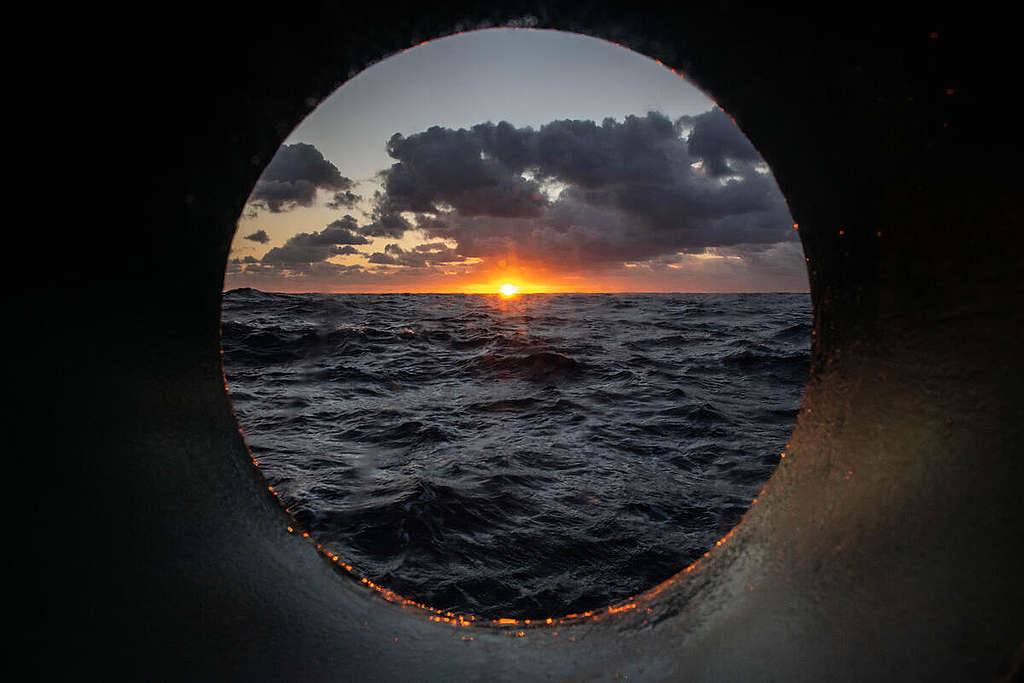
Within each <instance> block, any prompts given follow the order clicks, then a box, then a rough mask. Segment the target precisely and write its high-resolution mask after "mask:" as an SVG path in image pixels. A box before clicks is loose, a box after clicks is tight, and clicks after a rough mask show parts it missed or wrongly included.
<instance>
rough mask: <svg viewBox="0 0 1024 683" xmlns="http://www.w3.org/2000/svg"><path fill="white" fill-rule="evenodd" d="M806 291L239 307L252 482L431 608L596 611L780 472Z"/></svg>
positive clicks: (802, 369)
mask: <svg viewBox="0 0 1024 683" xmlns="http://www.w3.org/2000/svg"><path fill="white" fill-rule="evenodd" d="M809 337H810V315H809V299H808V297H807V296H806V295H788V294H786V295H749V296H748V295H679V294H674V295H634V294H630V295H577V294H570V295H528V296H523V297H518V298H516V299H511V300H502V299H499V298H497V297H489V296H466V295H305V294H271V293H265V292H259V291H256V290H234V291H231V292H228V293H226V294H225V297H224V306H223V325H222V346H223V350H224V367H225V372H226V375H227V381H228V386H229V391H230V395H231V398H232V401H233V402H234V407H235V410H236V413H237V415H238V417H239V420H240V423H241V426H242V428H243V430H244V433H245V435H246V438H247V440H248V443H249V445H250V447H251V448H252V450H253V452H254V455H255V456H256V458H257V459H258V460H259V461H260V469H261V471H262V472H263V473H264V475H265V476H267V478H268V480H269V482H270V484H271V485H273V486H274V487H275V489H276V490H277V491H278V492H279V494H280V496H281V499H282V500H283V501H285V502H286V504H287V505H288V506H289V508H290V509H291V510H292V511H293V513H294V514H295V515H296V518H297V519H298V521H299V522H300V523H301V524H302V525H304V526H305V527H306V528H307V529H309V531H310V532H311V533H312V534H313V535H314V536H315V537H316V538H317V539H318V541H320V542H321V543H324V544H325V545H326V546H327V547H329V548H331V549H332V550H333V551H334V552H336V553H338V554H339V555H340V556H341V557H343V558H345V560H346V561H347V562H349V563H350V564H352V565H353V566H354V567H355V568H356V570H357V571H358V572H359V573H360V574H361V575H363V576H366V577H368V578H370V579H371V580H373V581H375V582H377V583H380V584H382V585H386V586H387V587H389V588H391V589H393V590H396V591H398V592H399V593H401V594H404V595H408V596H410V597H413V598H415V599H417V600H419V601H421V602H425V603H428V604H432V605H435V606H437V607H440V608H443V609H447V610H452V611H459V612H467V613H472V614H476V615H478V616H482V617H493V616H505V617H508V616H517V617H527V618H533V617H539V616H550V615H553V614H564V613H570V612H578V611H583V610H586V609H592V608H597V607H600V606H602V605H604V604H608V603H610V602H612V601H615V600H618V599H621V598H625V597H627V596H628V595H630V594H632V593H635V592H637V591H639V590H642V589H644V588H645V587H648V586H651V585H653V584H654V583H656V582H657V581H660V580H662V579H664V578H666V577H668V576H669V575H671V574H672V573H674V572H675V571H678V570H679V569H681V568H682V567H684V566H686V565H687V564H689V563H690V562H691V561H693V560H694V559H696V558H697V557H699V556H700V555H701V554H703V552H704V551H706V550H707V548H708V547H710V546H711V545H713V543H714V542H715V540H717V539H718V538H720V537H721V535H722V534H723V533H725V532H726V531H727V530H728V529H729V528H730V527H731V526H732V525H733V524H735V523H736V521H737V520H738V519H739V517H740V516H741V515H742V513H743V511H744V510H745V509H746V506H747V505H748V504H749V501H750V499H751V498H752V497H753V496H755V495H756V494H757V491H758V490H760V487H761V486H762V485H763V482H764V480H765V479H766V478H767V477H768V476H769V475H770V474H771V472H772V470H773V469H774V467H775V465H776V464H777V462H778V457H779V456H778V454H779V452H780V450H781V449H782V448H783V447H784V445H785V443H786V441H787V438H788V435H789V431H790V429H791V428H792V424H793V421H794V419H795V416H796V412H797V409H798V407H799V401H800V395H801V392H802V388H803V383H804V380H805V377H806V373H807V367H808V359H809Z"/></svg>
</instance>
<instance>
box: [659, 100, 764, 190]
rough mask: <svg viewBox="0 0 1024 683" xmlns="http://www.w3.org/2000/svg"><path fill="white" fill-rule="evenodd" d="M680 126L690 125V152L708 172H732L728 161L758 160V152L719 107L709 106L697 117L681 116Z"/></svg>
mask: <svg viewBox="0 0 1024 683" xmlns="http://www.w3.org/2000/svg"><path fill="white" fill-rule="evenodd" d="M679 124H680V126H687V127H692V132H691V133H690V137H689V146H690V153H691V154H693V155H695V156H697V157H699V158H700V159H703V161H704V167H705V168H706V169H707V172H708V174H709V175H712V176H716V177H717V176H722V175H728V174H730V173H731V172H732V169H730V168H729V165H728V162H727V160H729V159H731V160H733V161H735V162H758V161H760V160H761V155H759V154H758V153H757V150H756V149H754V146H753V145H752V144H750V140H748V139H747V137H746V136H745V135H744V134H743V132H742V131H741V130H740V129H739V126H737V125H736V124H735V122H733V120H732V119H731V118H729V116H728V115H727V114H726V113H725V112H724V111H722V110H721V109H712V110H711V111H710V112H705V113H704V114H701V115H700V116H684V117H682V118H681V119H680V120H679Z"/></svg>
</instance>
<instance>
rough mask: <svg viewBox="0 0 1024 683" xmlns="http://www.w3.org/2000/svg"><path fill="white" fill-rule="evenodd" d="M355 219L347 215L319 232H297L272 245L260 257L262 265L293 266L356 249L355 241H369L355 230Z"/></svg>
mask: <svg viewBox="0 0 1024 683" xmlns="http://www.w3.org/2000/svg"><path fill="white" fill-rule="evenodd" d="M356 228H357V223H356V219H355V218H353V217H352V216H348V215H346V216H345V217H344V218H340V219H338V220H336V221H334V222H332V223H330V224H329V225H328V226H327V227H325V228H324V229H323V230H321V231H320V232H300V233H298V234H297V235H293V236H292V237H291V238H289V239H288V241H287V242H285V243H284V244H283V245H281V246H280V247H274V248H273V249H271V250H270V251H268V252H267V253H266V254H264V255H263V258H262V259H260V261H261V263H262V264H264V265H272V266H278V267H285V266H287V267H296V266H300V265H304V264H305V265H308V264H311V263H318V262H322V261H326V260H327V259H329V258H331V257H332V256H339V255H344V254H354V253H358V252H357V251H356V250H355V248H354V247H352V246H351V245H354V244H369V243H370V240H368V239H366V238H365V237H363V236H362V235H359V234H357V233H356V232H354V231H355V229H356Z"/></svg>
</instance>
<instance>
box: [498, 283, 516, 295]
mask: <svg viewBox="0 0 1024 683" xmlns="http://www.w3.org/2000/svg"><path fill="white" fill-rule="evenodd" d="M498 291H499V292H501V295H502V296H513V295H514V294H515V293H516V292H518V291H519V287H517V286H516V285H513V284H509V283H507V282H506V283H505V284H503V285H502V286H501V287H498Z"/></svg>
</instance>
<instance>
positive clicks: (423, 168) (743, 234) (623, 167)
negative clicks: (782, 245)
mask: <svg viewBox="0 0 1024 683" xmlns="http://www.w3.org/2000/svg"><path fill="white" fill-rule="evenodd" d="M684 133H688V134H687V135H685V136H684ZM388 153H389V154H390V155H391V156H392V157H393V158H394V159H395V160H396V163H395V164H393V165H392V166H391V168H390V169H388V170H386V171H384V172H383V173H382V177H383V181H384V182H383V192H382V193H381V194H380V195H379V196H378V197H377V208H376V213H377V215H376V220H375V223H374V225H373V226H370V227H369V228H364V229H363V231H362V232H363V234H368V235H374V236H388V237H393V238H398V237H400V236H401V235H402V234H404V232H405V230H406V229H408V228H407V227H404V226H403V225H402V224H403V223H405V219H404V218H401V216H399V212H414V213H416V214H417V219H416V227H417V228H419V229H421V230H423V231H424V233H426V234H427V235H428V236H429V237H433V238H439V239H444V240H454V241H455V242H456V243H457V245H458V246H457V247H456V251H457V252H458V253H459V254H461V255H462V256H463V257H480V258H484V259H487V258H495V257H505V256H508V255H510V254H514V255H515V256H516V258H517V259H519V260H528V261H537V262H544V263H548V264H552V265H554V264H556V263H560V264H562V265H565V266H569V265H572V266H573V267H586V266H587V265H594V264H597V263H608V262H615V261H618V262H622V261H634V260H643V259H650V258H654V257H657V256H659V255H662V254H674V253H680V252H684V253H685V252H691V253H692V252H700V251H703V250H704V249H706V248H709V247H719V246H729V245H738V244H771V243H776V242H781V241H789V240H793V239H795V235H794V234H793V231H792V229H791V228H790V226H791V219H790V217H789V211H788V209H787V207H786V205H785V202H784V200H783V198H782V195H781V193H780V192H779V190H778V187H777V186H776V184H775V181H774V179H773V178H772V177H771V176H770V175H768V174H766V173H762V172H760V171H759V163H760V157H759V156H758V154H757V151H756V150H755V149H754V147H753V146H752V145H751V144H750V142H749V141H748V140H747V139H746V138H745V137H744V136H743V134H742V133H741V132H740V131H739V129H738V128H737V127H736V126H735V124H734V123H733V122H732V121H731V120H730V119H729V117H728V116H727V115H725V114H724V113H723V112H722V111H721V110H719V109H713V110H711V111H708V112H705V113H704V114H701V115H699V116H693V117H684V118H682V119H680V120H678V121H676V122H672V121H671V120H669V119H668V118H666V117H665V116H663V115H661V114H658V113H654V112H651V113H649V114H647V115H646V116H644V117H636V116H630V117H627V118H626V119H625V120H624V121H622V122H618V121H615V120H613V119H606V120H604V121H603V122H601V124H597V123H595V122H593V121H569V120H566V121H553V122H551V123H549V124H546V125H544V126H542V127H541V128H540V129H539V130H534V129H532V128H515V127H514V126H512V125H511V124H508V123H505V122H502V123H499V124H493V123H484V124H480V125H477V126H474V127H473V128H471V129H469V130H450V129H446V128H439V127H433V128H430V129H429V130H427V131H425V132H423V133H418V134H415V135H411V136H409V137H403V136H401V135H395V136H393V137H392V138H391V140H390V141H389V143H388ZM558 189H561V193H560V194H558V195H557V196H555V191H556V190H558ZM549 196H550V197H551V198H550V199H549ZM399 219H401V220H399ZM389 221H390V222H389ZM388 256H390V257H391V258H392V260H394V259H397V256H396V255H395V254H390V255H389V254H381V255H380V256H379V257H378V259H379V261H378V262H383V259H384V258H385V257H388Z"/></svg>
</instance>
